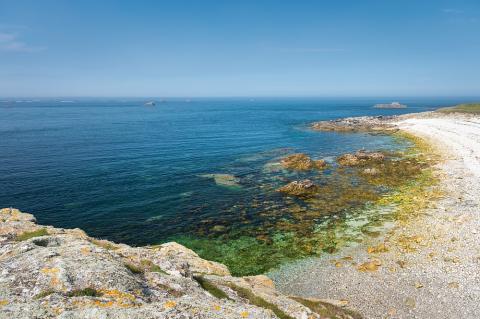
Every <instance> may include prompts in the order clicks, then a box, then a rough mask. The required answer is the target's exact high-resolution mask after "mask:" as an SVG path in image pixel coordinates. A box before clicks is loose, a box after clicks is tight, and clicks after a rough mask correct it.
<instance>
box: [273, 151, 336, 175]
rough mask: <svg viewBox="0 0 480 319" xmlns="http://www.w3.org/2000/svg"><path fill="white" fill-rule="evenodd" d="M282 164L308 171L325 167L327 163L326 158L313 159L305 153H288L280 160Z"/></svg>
mask: <svg viewBox="0 0 480 319" xmlns="http://www.w3.org/2000/svg"><path fill="white" fill-rule="evenodd" d="M280 164H281V165H282V166H283V167H284V168H287V169H293V170H298V171H307V170H312V169H324V168H325V167H326V166H327V163H326V162H325V161H324V160H312V159H311V158H310V157H309V156H308V155H306V154H303V153H298V154H292V155H288V156H286V157H284V158H282V160H281V161H280Z"/></svg>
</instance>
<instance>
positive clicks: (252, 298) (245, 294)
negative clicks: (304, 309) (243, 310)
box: [229, 283, 294, 319]
mask: <svg viewBox="0 0 480 319" xmlns="http://www.w3.org/2000/svg"><path fill="white" fill-rule="evenodd" d="M229 287H230V288H232V289H233V290H235V292H236V293H237V295H238V296H239V297H241V298H244V299H247V300H248V301H249V302H250V303H251V304H252V305H255V306H257V307H261V308H265V309H270V310H271V311H273V313H274V314H275V315H276V316H277V317H278V318H280V319H294V318H293V317H290V316H289V315H287V314H286V313H285V312H283V311H282V310H281V309H280V308H278V307H277V306H276V305H274V304H272V303H270V302H268V301H266V300H265V299H263V298H262V297H259V296H257V295H255V294H254V293H253V292H252V291H251V290H249V289H246V288H243V287H240V286H237V285H235V284H233V283H230V284H229Z"/></svg>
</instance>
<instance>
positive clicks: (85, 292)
mask: <svg viewBox="0 0 480 319" xmlns="http://www.w3.org/2000/svg"><path fill="white" fill-rule="evenodd" d="M102 295H103V294H102V293H101V292H99V291H98V290H96V289H95V288H90V287H88V288H84V289H76V290H72V291H70V292H69V293H68V294H67V296H68V297H101V296H102Z"/></svg>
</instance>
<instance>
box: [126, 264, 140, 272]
mask: <svg viewBox="0 0 480 319" xmlns="http://www.w3.org/2000/svg"><path fill="white" fill-rule="evenodd" d="M125 267H127V268H128V270H130V271H131V272H132V273H134V274H143V269H142V268H140V267H138V266H136V265H134V264H131V263H125Z"/></svg>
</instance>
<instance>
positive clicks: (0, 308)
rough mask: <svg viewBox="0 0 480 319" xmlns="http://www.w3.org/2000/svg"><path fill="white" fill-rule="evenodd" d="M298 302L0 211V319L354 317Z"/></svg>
mask: <svg viewBox="0 0 480 319" xmlns="http://www.w3.org/2000/svg"><path fill="white" fill-rule="evenodd" d="M303 301H305V300H303V299H301V298H300V299H299V298H293V297H288V296H284V295H282V294H280V293H278V292H277V291H276V290H275V287H274V285H273V283H272V282H271V280H270V279H269V278H268V277H265V276H253V277H243V278H239V277H232V276H231V275H230V272H229V271H228V269H227V267H225V266H224V265H222V264H219V263H216V262H211V261H207V260H204V259H201V258H200V257H199V256H198V255H197V254H196V253H194V252H193V251H191V250H190V249H187V248H185V247H183V246H181V245H179V244H177V243H166V244H162V245H158V246H149V247H136V248H134V247H130V246H128V245H124V244H116V243H113V242H110V241H106V240H98V239H95V238H92V237H89V236H87V235H86V234H85V233H84V232H83V231H82V230H79V229H61V228H54V227H51V226H40V225H37V224H36V223H35V218H34V217H33V216H32V215H30V214H25V213H22V212H20V211H18V210H16V209H10V208H7V209H1V210H0V318H64V319H67V318H69V319H70V318H72V319H73V318H92V319H93V318H118V319H122V318H125V319H127V318H129V319H130V318H138V319H144V318H329V317H333V316H337V317H339V318H340V316H339V313H340V314H342V316H344V317H341V318H354V317H355V316H354V315H353V314H351V313H349V312H347V311H344V310H343V309H340V308H338V307H335V312H330V313H326V312H324V311H323V310H322V311H320V310H319V308H317V306H318V305H321V301H312V300H311V299H308V302H307V301H305V302H303ZM309 305H310V306H309ZM312 305H315V306H312ZM330 306H331V305H329V306H328V307H327V308H328V309H330ZM322 309H323V308H322ZM337 312H338V313H337ZM330 314H331V315H330Z"/></svg>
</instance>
